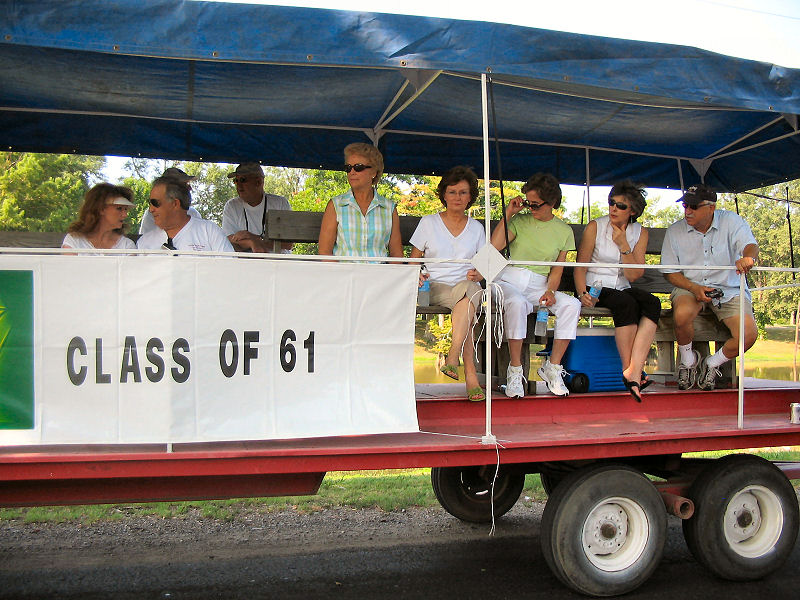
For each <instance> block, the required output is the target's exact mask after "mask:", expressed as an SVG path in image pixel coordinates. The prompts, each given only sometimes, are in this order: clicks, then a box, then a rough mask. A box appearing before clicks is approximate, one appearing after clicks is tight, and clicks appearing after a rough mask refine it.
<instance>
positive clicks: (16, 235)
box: [0, 210, 733, 381]
mask: <svg viewBox="0 0 800 600" xmlns="http://www.w3.org/2000/svg"><path fill="white" fill-rule="evenodd" d="M322 215H323V213H321V212H306V211H284V210H272V211H269V212H268V213H267V223H266V233H265V236H266V238H267V239H268V240H269V241H271V242H272V243H273V247H274V248H275V250H276V251H277V250H279V249H280V244H281V243H282V242H291V243H316V242H317V239H318V237H319V229H320V225H321V224H322ZM420 218H421V217H415V216H406V215H404V216H401V217H400V234H401V238H402V241H403V245H408V244H409V240H410V239H411V236H412V235H413V233H414V231H415V230H416V228H417V225H418V224H419V220H420ZM495 224H496V222H493V223H492V227H494V225H495ZM571 227H572V229H573V232H574V234H575V243H576V244H579V243H580V238H581V235H582V234H583V229H584V227H585V226H584V225H575V224H573V225H571ZM649 232H650V237H649V241H648V245H647V254H648V255H660V254H661V245H662V242H663V240H664V233H665V232H666V230H665V229H662V228H651V229H649ZM63 237H64V234H62V233H53V232H46V233H39V232H24V231H20V232H15V231H0V247H23V248H58V247H59V246H60V245H61V241H62V239H63ZM131 237H132V238H133V237H134V236H133V235H132V236H131ZM136 237H138V236H136ZM634 285H635V286H636V287H640V288H642V289H645V290H647V291H649V292H652V293H662V294H668V293H669V292H670V291H671V290H672V286H671V285H670V284H669V283H668V282H667V280H666V279H664V277H663V275H661V273H660V272H659V271H656V270H651V269H647V270H645V274H644V276H643V277H642V278H641V279H640V280H638V281H636V282H634ZM559 289H560V290H562V291H567V292H573V291H574V286H573V282H572V270H571V269H569V268H567V269H565V270H564V276H563V277H562V281H561V285H560V287H559ZM449 312H450V311H449V309H447V308H444V307H442V306H427V307H423V306H418V307H417V313H418V314H422V315H436V314H448V313H449ZM610 314H611V313H610V312H609V311H608V310H607V309H603V308H592V309H587V308H584V309H582V310H581V316H583V317H607V316H610ZM534 319H535V315H530V316H529V317H528V336H527V337H526V340H525V342H526V343H525V344H524V346H523V348H524V356H523V359H525V357H529V344H535V343H542V342H543V341H544V340H542V339H536V338H535V337H534V336H533V329H534ZM729 337H730V333H729V332H728V330H727V328H725V326H724V325H723V324H721V323H719V321H717V319H716V318H715V317H714V316H713V315H701V317H699V318H698V319H697V320H696V322H695V340H694V345H695V348H696V349H697V350H698V352H700V355H701V356H706V355H707V354H708V353H709V352H710V342H715V343H716V345H717V347H719V346H720V345H721V344H722V343H724V342H725V341H726V340H727V339H728V338H729ZM655 343H656V347H657V374H660V375H662V376H664V377H665V378H666V379H671V378H672V379H674V373H675V369H676V357H675V334H674V332H673V329H672V310H671V309H664V310H662V312H661V320H660V322H659V325H658V330H657V331H656V337H655ZM494 354H495V357H496V361H497V362H496V364H495V365H493V368H492V373H493V374H494V375H496V376H498V377H499V378H500V379H499V381H503V380H504V378H505V372H506V366H507V364H508V351H507V350H503V349H501V350H500V351H499V352H495V353H494ZM480 356H483V354H480ZM493 362H494V361H493ZM528 363H529V361H528V360H523V364H524V365H525V369H526V377H527V365H528ZM725 366H726V367H727V370H728V372H732V370H733V369H732V361H731V362H729V363H727V364H726V365H725ZM723 374H724V375H726V373H725V372H723Z"/></svg>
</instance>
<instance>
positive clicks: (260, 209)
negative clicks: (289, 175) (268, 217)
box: [222, 194, 292, 236]
mask: <svg viewBox="0 0 800 600" xmlns="http://www.w3.org/2000/svg"><path fill="white" fill-rule="evenodd" d="M264 198H266V201H267V204H266V208H265V205H264V200H262V201H261V202H259V203H258V204H256V205H255V206H250V205H249V204H248V203H247V202H245V201H244V200H242V199H241V198H239V197H238V196H237V197H236V198H231V199H230V200H228V201H227V202H226V203H225V208H223V209H222V231H223V232H225V235H231V234H234V233H236V232H237V231H243V230H247V231H249V232H250V233H254V234H256V235H259V236H260V235H262V234H263V233H264V216H265V210H266V212H269V211H271V210H292V207H291V206H290V205H289V201H288V200H287V199H286V198H284V197H283V196H276V195H275V194H264Z"/></svg>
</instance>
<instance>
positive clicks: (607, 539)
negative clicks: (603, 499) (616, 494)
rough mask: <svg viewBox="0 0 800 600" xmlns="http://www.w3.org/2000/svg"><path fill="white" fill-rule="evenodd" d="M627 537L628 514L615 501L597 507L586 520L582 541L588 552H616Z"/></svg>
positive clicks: (601, 553)
mask: <svg viewBox="0 0 800 600" xmlns="http://www.w3.org/2000/svg"><path fill="white" fill-rule="evenodd" d="M627 537H628V516H627V515H626V513H625V511H624V510H623V509H622V507H621V506H619V505H618V504H616V503H609V504H603V505H601V506H599V507H597V508H596V509H595V510H594V511H592V513H591V514H590V515H589V518H588V519H587V520H586V527H585V528H584V531H583V543H584V546H585V548H586V551H587V552H588V553H590V554H595V555H604V554H612V553H614V552H616V551H617V550H618V549H619V548H620V547H622V546H623V545H624V544H625V541H626V539H627Z"/></svg>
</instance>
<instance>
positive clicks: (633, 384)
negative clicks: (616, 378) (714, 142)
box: [622, 377, 642, 402]
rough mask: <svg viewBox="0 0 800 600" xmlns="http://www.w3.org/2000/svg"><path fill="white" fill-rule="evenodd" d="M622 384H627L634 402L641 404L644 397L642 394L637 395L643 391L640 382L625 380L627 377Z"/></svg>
mask: <svg viewBox="0 0 800 600" xmlns="http://www.w3.org/2000/svg"><path fill="white" fill-rule="evenodd" d="M622 382H623V383H624V384H625V387H626V388H627V390H628V393H629V394H630V395H631V396H633V398H634V400H636V401H637V402H641V401H642V396H641V394H639V393H637V392H639V391H641V388H642V386H640V385H639V382H638V381H630V380H628V379H625V377H623V378H622ZM634 388H636V392H634V391H633V390H634Z"/></svg>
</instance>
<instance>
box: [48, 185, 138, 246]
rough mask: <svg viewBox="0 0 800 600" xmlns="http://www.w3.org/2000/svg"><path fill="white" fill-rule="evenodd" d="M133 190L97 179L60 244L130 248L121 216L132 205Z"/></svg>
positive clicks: (125, 215)
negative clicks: (99, 181) (97, 181)
mask: <svg viewBox="0 0 800 600" xmlns="http://www.w3.org/2000/svg"><path fill="white" fill-rule="evenodd" d="M133 205H134V204H133V191H131V189H130V188H128V187H124V186H121V185H111V184H110V183H98V184H97V185H96V186H94V187H93V188H92V189H90V190H89V191H88V192H86V196H85V197H84V199H83V204H81V208H80V210H79V212H78V219H77V220H76V221H75V222H74V223H72V225H70V226H69V229H68V230H67V232H68V233H67V235H66V236H65V237H64V241H63V242H62V243H61V247H62V248H87V249H95V250H112V249H113V250H134V249H136V244H134V243H133V241H132V240H131V239H129V238H127V237H125V227H126V223H125V220H126V219H127V218H128V210H129V209H130V207H131V206H133Z"/></svg>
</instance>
